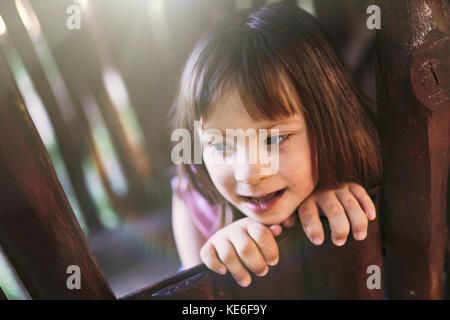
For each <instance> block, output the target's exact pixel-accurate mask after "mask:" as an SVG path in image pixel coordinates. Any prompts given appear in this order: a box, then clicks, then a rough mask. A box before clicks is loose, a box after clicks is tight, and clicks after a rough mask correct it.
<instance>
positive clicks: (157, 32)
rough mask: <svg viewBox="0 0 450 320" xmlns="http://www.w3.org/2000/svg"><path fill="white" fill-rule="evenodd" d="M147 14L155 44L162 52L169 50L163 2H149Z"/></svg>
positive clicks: (159, 0) (158, 0)
mask: <svg viewBox="0 0 450 320" xmlns="http://www.w3.org/2000/svg"><path fill="white" fill-rule="evenodd" d="M148 14H149V16H150V24H151V28H152V31H153V36H154V39H155V42H156V43H157V45H158V47H159V48H161V49H162V50H169V41H168V39H169V34H168V31H167V30H168V28H167V20H166V12H165V8H164V0H149V1H148Z"/></svg>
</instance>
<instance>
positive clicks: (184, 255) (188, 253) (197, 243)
mask: <svg viewBox="0 0 450 320" xmlns="http://www.w3.org/2000/svg"><path fill="white" fill-rule="evenodd" d="M172 228H173V233H174V237H175V244H176V246H177V250H178V255H179V256H180V259H181V263H182V265H183V268H191V267H193V266H196V265H198V264H200V263H202V260H201V259H200V249H201V247H202V246H203V245H204V244H205V243H206V240H207V239H205V237H204V236H203V235H202V234H201V232H200V231H199V230H198V229H197V227H196V226H195V225H194V223H193V221H192V219H191V214H190V212H189V211H188V209H187V208H186V206H185V204H184V202H183V200H181V199H180V198H179V197H178V196H177V194H176V192H174V193H173V197H172Z"/></svg>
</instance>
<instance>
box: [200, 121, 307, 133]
mask: <svg viewBox="0 0 450 320" xmlns="http://www.w3.org/2000/svg"><path fill="white" fill-rule="evenodd" d="M298 121H299V120H298V119H289V120H285V121H281V122H277V123H275V124H273V125H271V126H269V127H267V125H261V126H259V127H256V128H253V129H256V130H259V129H272V128H273V127H276V126H282V125H288V124H291V123H295V122H298ZM202 129H203V130H208V129H217V130H219V131H220V132H222V133H223V134H225V133H226V129H222V128H214V127H212V128H202Z"/></svg>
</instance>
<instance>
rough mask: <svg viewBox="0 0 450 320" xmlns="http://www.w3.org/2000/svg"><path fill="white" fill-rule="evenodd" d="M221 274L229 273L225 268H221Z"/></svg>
mask: <svg viewBox="0 0 450 320" xmlns="http://www.w3.org/2000/svg"><path fill="white" fill-rule="evenodd" d="M219 273H220V274H225V273H227V269H226V268H224V267H220V268H219Z"/></svg>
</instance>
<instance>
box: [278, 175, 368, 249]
mask: <svg viewBox="0 0 450 320" xmlns="http://www.w3.org/2000/svg"><path fill="white" fill-rule="evenodd" d="M319 208H320V209H321V211H322V212H323V214H324V215H325V216H326V217H327V219H328V222H329V224H330V229H331V240H332V242H333V243H334V244H335V245H336V246H342V245H344V244H345V242H346V240H347V236H348V234H349V232H350V229H351V230H352V234H353V237H354V238H355V240H358V241H361V240H364V239H365V238H366V236H367V226H368V220H370V221H372V220H375V217H376V212H375V205H374V204H373V202H372V199H370V197H369V195H368V194H367V192H366V190H365V189H364V188H363V187H362V186H360V185H359V184H357V183H353V182H351V183H345V184H343V186H342V187H341V188H339V189H331V190H330V189H327V190H316V191H314V192H313V193H312V194H311V195H310V196H309V197H308V198H307V199H306V200H305V201H303V203H302V204H301V205H300V206H299V208H298V209H297V213H298V217H299V219H300V221H301V223H302V226H303V230H304V231H305V233H306V235H307V236H308V238H309V239H310V240H311V242H312V243H314V244H315V245H321V244H322V243H323V241H324V231H323V227H322V223H321V221H320V218H319ZM295 220H296V219H295V215H292V216H291V217H289V218H288V219H287V220H286V221H284V222H283V223H282V225H283V226H284V227H291V226H293V225H294V224H295ZM275 227H276V226H272V228H275ZM277 227H279V228H280V226H279V225H277Z"/></svg>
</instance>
